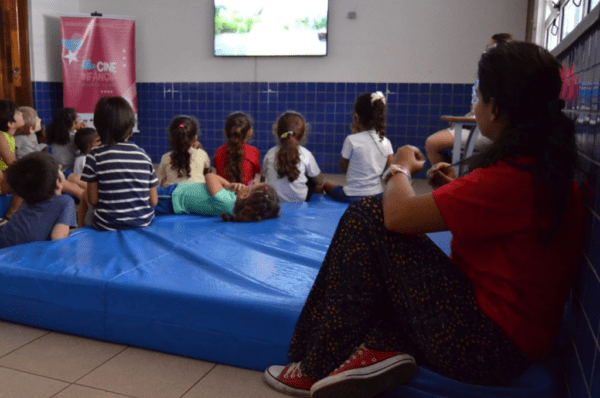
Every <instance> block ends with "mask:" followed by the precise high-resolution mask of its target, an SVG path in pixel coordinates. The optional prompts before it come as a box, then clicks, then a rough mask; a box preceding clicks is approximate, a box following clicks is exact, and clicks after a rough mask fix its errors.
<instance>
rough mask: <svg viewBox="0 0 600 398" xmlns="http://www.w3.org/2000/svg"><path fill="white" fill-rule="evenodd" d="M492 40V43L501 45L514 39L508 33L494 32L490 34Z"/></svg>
mask: <svg viewBox="0 0 600 398" xmlns="http://www.w3.org/2000/svg"><path fill="white" fill-rule="evenodd" d="M492 40H493V41H494V43H496V44H498V45H501V44H506V43H510V42H511V41H515V40H516V39H515V37H514V36H513V35H511V34H510V33H496V34H495V35H493V36H492Z"/></svg>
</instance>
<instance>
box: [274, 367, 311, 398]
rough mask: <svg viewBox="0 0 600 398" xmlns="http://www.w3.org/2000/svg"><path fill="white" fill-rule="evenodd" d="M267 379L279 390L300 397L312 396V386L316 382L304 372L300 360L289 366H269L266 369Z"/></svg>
mask: <svg viewBox="0 0 600 398" xmlns="http://www.w3.org/2000/svg"><path fill="white" fill-rule="evenodd" d="M265 380H266V381H267V384H268V385H270V386H271V387H273V388H274V389H276V390H277V391H281V392H283V393H285V394H289V395H295V396H298V397H310V388H311V387H312V385H313V384H314V383H315V380H314V379H311V378H309V377H306V375H305V374H304V373H302V369H300V362H295V363H290V364H289V365H287V366H278V365H274V366H269V368H268V369H267V370H265Z"/></svg>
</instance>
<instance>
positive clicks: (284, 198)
mask: <svg viewBox="0 0 600 398" xmlns="http://www.w3.org/2000/svg"><path fill="white" fill-rule="evenodd" d="M279 148H280V146H279V145H278V146H276V147H273V148H271V149H269V151H268V152H267V154H266V155H265V159H264V160H263V167H262V170H263V173H264V174H265V182H266V183H267V184H270V185H271V186H273V188H275V191H276V192H277V196H278V197H279V200H280V201H281V202H304V201H305V200H306V195H307V194H308V186H307V185H306V182H307V181H308V178H307V175H308V177H317V176H318V175H319V174H321V169H319V166H318V165H317V161H316V160H315V157H314V156H313V154H312V153H310V151H309V150H308V149H306V148H304V147H303V146H301V147H300V162H299V163H298V165H297V167H298V171H300V175H299V176H298V178H296V179H295V180H294V182H290V180H289V179H288V177H287V176H283V177H282V178H279V177H278V176H277V170H276V169H275V163H276V162H277V152H278V151H279Z"/></svg>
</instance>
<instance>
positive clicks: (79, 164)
mask: <svg viewBox="0 0 600 398" xmlns="http://www.w3.org/2000/svg"><path fill="white" fill-rule="evenodd" d="M84 167H85V155H77V157H76V158H75V163H74V164H73V173H75V174H79V175H81V173H83V168H84Z"/></svg>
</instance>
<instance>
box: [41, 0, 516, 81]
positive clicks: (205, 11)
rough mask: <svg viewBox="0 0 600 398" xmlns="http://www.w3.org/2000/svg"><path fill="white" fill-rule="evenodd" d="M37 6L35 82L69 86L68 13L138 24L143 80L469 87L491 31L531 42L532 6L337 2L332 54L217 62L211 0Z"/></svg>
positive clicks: (463, 1)
mask: <svg viewBox="0 0 600 398" xmlns="http://www.w3.org/2000/svg"><path fill="white" fill-rule="evenodd" d="M282 1H283V0H282ZM298 1H301V0H298ZM30 2H31V9H32V10H33V16H32V18H33V21H34V24H33V26H32V43H33V51H34V56H33V58H32V59H33V68H32V70H33V77H32V78H33V80H34V81H61V80H62V74H61V72H60V67H61V62H60V56H59V54H60V52H59V51H58V49H57V48H56V47H57V46H59V45H60V42H59V40H58V39H57V37H58V35H59V33H58V24H54V23H53V22H52V21H54V20H55V19H56V18H57V16H58V15H60V14H61V13H66V14H72V13H76V12H80V13H85V14H89V13H91V12H93V11H99V12H102V13H103V14H105V15H124V16H131V17H134V18H135V19H136V27H137V30H136V46H137V47H136V48H137V79H138V81H139V82H213V81H217V82H218V81H281V82H286V81H335V82H409V83H411V82H419V83H468V82H471V81H473V79H474V75H475V71H476V68H475V64H476V61H477V59H478V58H479V56H480V54H481V52H482V51H483V49H484V47H485V44H486V43H487V41H488V39H489V37H490V36H491V35H492V34H494V33H498V32H510V33H512V34H513V35H515V36H516V37H517V38H518V39H524V37H525V19H526V11H527V1H526V0H370V1H364V0H330V9H329V16H330V21H329V40H330V41H329V55H328V56H326V57H316V58H216V57H213V56H212V37H213V34H212V30H213V22H212V15H213V6H212V4H213V2H212V0H168V1H165V0H143V1H140V0H30ZM59 4H60V6H59ZM349 11H355V12H356V13H357V18H356V19H355V20H349V19H347V18H346V16H347V14H348V12H349ZM40 21H42V22H45V24H43V25H42V26H36V25H35V23H36V22H38V23H39V22H40ZM49 21H50V22H49ZM54 29H56V30H54ZM48 45H49V46H50V47H51V48H52V49H53V50H52V51H49V50H47V49H46V48H45V47H46V46H48ZM54 49H56V50H54ZM38 52H39V53H40V54H39V55H38V54H37V53H38Z"/></svg>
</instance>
